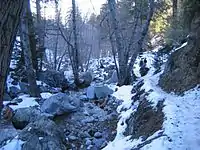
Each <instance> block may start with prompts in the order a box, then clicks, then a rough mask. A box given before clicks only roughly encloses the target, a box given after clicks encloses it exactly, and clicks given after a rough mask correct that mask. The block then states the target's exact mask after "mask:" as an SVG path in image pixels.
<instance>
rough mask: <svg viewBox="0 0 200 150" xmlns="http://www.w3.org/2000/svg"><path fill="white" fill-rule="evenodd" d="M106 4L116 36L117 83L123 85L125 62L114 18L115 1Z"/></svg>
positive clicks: (118, 30) (111, 0)
mask: <svg viewBox="0 0 200 150" xmlns="http://www.w3.org/2000/svg"><path fill="white" fill-rule="evenodd" d="M108 5H109V9H110V13H111V19H112V23H111V27H112V28H113V30H114V34H115V38H116V46H117V53H118V62H119V77H118V79H119V85H124V84H126V83H125V79H126V77H127V64H126V62H125V56H126V54H125V49H124V46H123V44H122V38H121V36H120V29H119V26H118V21H117V18H116V2H115V0H108Z"/></svg>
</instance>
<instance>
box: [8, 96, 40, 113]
mask: <svg viewBox="0 0 200 150" xmlns="http://www.w3.org/2000/svg"><path fill="white" fill-rule="evenodd" d="M19 99H22V102H20V103H18V105H9V106H10V107H11V108H12V109H13V110H16V109H19V108H26V107H31V106H39V104H38V102H36V98H34V97H30V96H29V95H21V96H19ZM6 103H7V102H6V101H5V102H4V105H6Z"/></svg>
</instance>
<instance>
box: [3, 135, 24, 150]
mask: <svg viewBox="0 0 200 150" xmlns="http://www.w3.org/2000/svg"><path fill="white" fill-rule="evenodd" d="M23 143H24V142H23V141H21V140H19V139H17V138H14V139H13V140H11V141H10V142H9V143H7V144H6V145H5V146H3V147H2V148H0V150H21V149H22V144H23Z"/></svg>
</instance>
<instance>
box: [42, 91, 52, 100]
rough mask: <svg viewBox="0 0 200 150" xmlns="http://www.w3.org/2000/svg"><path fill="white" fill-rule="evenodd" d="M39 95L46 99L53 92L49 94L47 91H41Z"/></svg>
mask: <svg viewBox="0 0 200 150" xmlns="http://www.w3.org/2000/svg"><path fill="white" fill-rule="evenodd" d="M40 95H41V97H42V98H43V99H47V98H49V97H51V96H52V95H53V94H51V93H49V92H43V93H40Z"/></svg>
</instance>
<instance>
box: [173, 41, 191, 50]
mask: <svg viewBox="0 0 200 150" xmlns="http://www.w3.org/2000/svg"><path fill="white" fill-rule="evenodd" d="M187 44H188V42H185V43H183V44H182V45H181V46H180V47H178V48H176V49H175V51H177V50H179V49H181V48H183V47H185V46H186V45H187Z"/></svg>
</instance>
